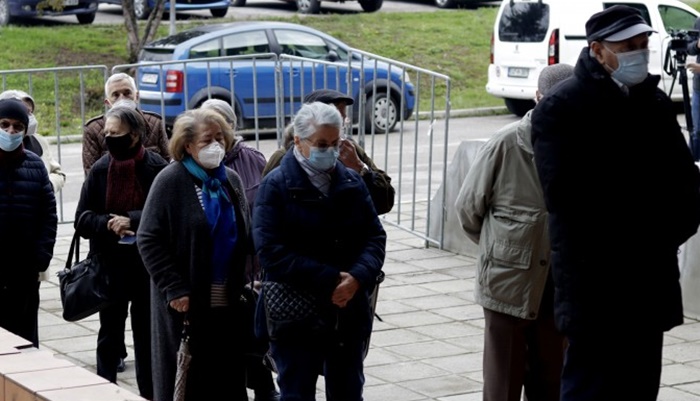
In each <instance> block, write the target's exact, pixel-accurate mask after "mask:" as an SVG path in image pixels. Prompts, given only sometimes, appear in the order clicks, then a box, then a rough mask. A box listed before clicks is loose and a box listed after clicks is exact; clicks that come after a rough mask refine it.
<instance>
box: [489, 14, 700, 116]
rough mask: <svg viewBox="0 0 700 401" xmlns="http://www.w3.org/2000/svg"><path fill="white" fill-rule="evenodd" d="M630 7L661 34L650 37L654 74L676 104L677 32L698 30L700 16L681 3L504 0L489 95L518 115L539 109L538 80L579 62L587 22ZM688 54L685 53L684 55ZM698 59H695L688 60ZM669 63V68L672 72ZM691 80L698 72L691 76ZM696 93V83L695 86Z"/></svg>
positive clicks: (678, 87)
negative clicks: (554, 67)
mask: <svg viewBox="0 0 700 401" xmlns="http://www.w3.org/2000/svg"><path fill="white" fill-rule="evenodd" d="M616 4H625V5H628V6H631V7H634V8H637V9H639V10H640V11H641V12H642V15H643V16H644V19H646V21H647V23H648V24H649V25H650V26H652V27H653V28H654V30H656V31H657V32H658V33H654V34H652V35H651V36H650V37H649V50H650V51H651V55H650V61H649V72H651V73H652V74H657V75H661V76H662V77H663V79H662V80H661V82H660V83H659V87H660V88H661V89H662V90H664V91H665V92H666V93H669V92H670V95H671V98H672V99H673V100H674V101H679V102H680V101H683V92H682V85H680V82H679V79H678V78H677V77H678V76H680V74H679V73H676V74H674V75H673V76H672V75H669V74H667V73H666V72H664V66H665V62H666V58H667V57H668V58H670V59H671V61H675V57H673V56H674V55H676V52H670V57H669V56H667V47H668V44H669V42H670V40H671V36H670V35H671V33H672V32H676V36H677V37H678V36H679V35H682V34H683V33H686V32H687V31H688V30H692V29H693V25H694V23H695V19H696V18H697V17H698V16H700V13H698V12H697V11H696V10H695V9H693V8H692V7H690V6H688V5H687V4H685V3H683V2H682V1H679V0H636V1H634V0H612V1H602V0H502V3H501V5H500V8H499V10H498V14H497V15H496V22H495V24H494V28H493V33H492V36H491V60H490V64H489V76H488V82H487V84H486V91H487V92H488V93H490V94H492V95H494V96H497V97H501V98H503V99H504V100H505V104H506V107H507V108H508V110H509V111H510V112H511V113H513V114H515V115H518V116H522V115H524V114H525V113H526V112H527V111H528V110H530V109H531V108H532V107H533V106H534V104H535V103H534V100H533V99H534V98H535V90H536V89H537V78H538V76H539V74H540V71H542V69H543V68H544V67H545V66H547V65H549V64H557V63H567V64H571V65H575V64H576V60H577V59H578V56H579V54H580V53H581V49H582V48H583V47H585V46H587V45H588V43H587V42H586V21H588V19H589V18H590V17H591V16H592V15H593V14H595V13H596V12H598V11H602V10H603V9H605V8H608V7H611V6H614V5H616ZM683 54H684V53H683ZM688 57H689V58H690V60H688V61H694V58H695V57H694V56H688ZM670 65H675V64H669V65H667V66H666V70H667V71H670V69H669V66H670ZM688 76H689V78H692V74H690V73H688ZM689 89H690V91H691V92H692V84H691V85H690V86H689Z"/></svg>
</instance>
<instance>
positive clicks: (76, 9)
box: [0, 0, 99, 26]
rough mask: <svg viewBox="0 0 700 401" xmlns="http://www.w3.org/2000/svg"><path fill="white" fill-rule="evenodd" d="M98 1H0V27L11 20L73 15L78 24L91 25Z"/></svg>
mask: <svg viewBox="0 0 700 401" xmlns="http://www.w3.org/2000/svg"><path fill="white" fill-rule="evenodd" d="M98 5H99V0H0V26H4V25H7V24H9V23H10V22H11V21H12V19H13V18H34V17H57V16H64V15H75V17H76V18H77V19H78V22H79V23H80V24H92V22H93V21H94V20H95V14H96V13H97V7H98Z"/></svg>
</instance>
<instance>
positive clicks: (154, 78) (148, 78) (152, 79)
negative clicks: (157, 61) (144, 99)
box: [141, 74, 158, 84]
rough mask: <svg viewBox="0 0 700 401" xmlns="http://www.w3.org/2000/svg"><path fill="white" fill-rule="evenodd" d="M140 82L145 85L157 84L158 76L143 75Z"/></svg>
mask: <svg viewBox="0 0 700 401" xmlns="http://www.w3.org/2000/svg"><path fill="white" fill-rule="evenodd" d="M141 82H143V83H145V84H155V83H157V82H158V74H143V76H141Z"/></svg>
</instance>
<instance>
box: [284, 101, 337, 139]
mask: <svg viewBox="0 0 700 401" xmlns="http://www.w3.org/2000/svg"><path fill="white" fill-rule="evenodd" d="M324 125H325V126H331V127H335V128H338V130H340V128H341V127H342V125H343V117H341V116H340V112H339V111H338V109H337V108H336V107H335V106H333V105H328V104H325V103H321V102H313V103H306V104H304V105H303V106H301V109H299V111H298V112H297V114H296V116H295V117H294V136H298V137H299V138H308V137H310V136H311V135H313V134H315V133H316V131H317V130H318V128H319V127H321V126H324Z"/></svg>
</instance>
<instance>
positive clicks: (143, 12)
mask: <svg viewBox="0 0 700 401" xmlns="http://www.w3.org/2000/svg"><path fill="white" fill-rule="evenodd" d="M134 11H135V13H136V18H137V19H140V20H146V19H148V15H149V14H150V13H151V7H149V6H148V0H134Z"/></svg>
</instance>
